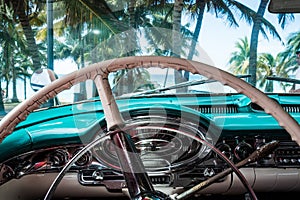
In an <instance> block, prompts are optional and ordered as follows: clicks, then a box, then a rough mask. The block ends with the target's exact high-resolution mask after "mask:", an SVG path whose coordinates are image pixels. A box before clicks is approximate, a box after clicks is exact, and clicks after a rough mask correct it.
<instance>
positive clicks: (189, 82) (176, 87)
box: [134, 74, 251, 96]
mask: <svg viewBox="0 0 300 200" xmlns="http://www.w3.org/2000/svg"><path fill="white" fill-rule="evenodd" d="M236 77H237V78H249V77H251V75H249V74H247V75H236ZM213 82H217V81H216V80H213V79H206V80H198V81H196V80H193V81H187V82H182V83H178V84H175V85H172V86H168V87H164V88H157V89H153V90H147V91H144V92H140V93H137V94H135V95H134V96H139V95H144V94H153V93H160V92H163V91H167V90H173V89H178V88H182V87H189V86H194V85H201V84H205V83H213Z"/></svg>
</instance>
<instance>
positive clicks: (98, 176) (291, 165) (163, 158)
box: [0, 94, 300, 199]
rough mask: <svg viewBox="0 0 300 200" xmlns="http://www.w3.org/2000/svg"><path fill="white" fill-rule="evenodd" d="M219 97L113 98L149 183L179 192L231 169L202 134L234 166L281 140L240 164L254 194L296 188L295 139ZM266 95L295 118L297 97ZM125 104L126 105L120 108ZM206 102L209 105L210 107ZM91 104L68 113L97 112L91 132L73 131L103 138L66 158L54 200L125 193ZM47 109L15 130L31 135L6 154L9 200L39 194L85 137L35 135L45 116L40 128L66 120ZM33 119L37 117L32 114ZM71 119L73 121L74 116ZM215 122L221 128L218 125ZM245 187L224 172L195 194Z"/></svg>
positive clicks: (239, 101) (1, 175) (259, 113)
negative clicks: (28, 140) (257, 157)
mask: <svg viewBox="0 0 300 200" xmlns="http://www.w3.org/2000/svg"><path fill="white" fill-rule="evenodd" d="M271 96H272V95H271ZM167 97H168V98H167ZM191 98H192V99H191ZM195 98H196V99H197V100H198V102H197V105H195V103H193V102H195ZM220 98H221V96H220V95H215V96H211V95H210V97H208V96H206V95H201V98H200V97H199V96H197V97H195V95H192V96H187V95H182V96H178V95H176V97H175V96H172V95H168V96H166V95H162V96H159V95H157V96H155V95H154V97H153V95H152V97H149V98H148V99H147V101H148V102H149V101H151V102H152V103H153V104H151V106H150V107H151V109H149V105H148V104H143V103H142V102H143V100H142V98H140V97H134V98H131V99H122V98H120V99H118V100H117V102H118V104H119V106H120V107H121V108H122V107H123V116H124V119H125V120H126V123H128V124H130V125H131V126H133V128H132V129H129V130H128V132H126V133H128V134H130V135H131V136H132V138H133V140H134V142H135V145H136V148H137V150H138V152H139V155H140V157H141V159H142V161H143V163H144V166H145V170H146V171H147V173H148V175H149V177H150V180H151V182H152V183H153V185H154V187H155V188H158V190H160V191H164V192H165V191H167V192H168V193H171V194H172V193H180V192H181V191H182V190H183V189H185V188H191V187H193V186H195V185H196V184H198V183H200V182H203V181H206V180H207V179H209V178H211V177H213V176H215V175H217V174H218V173H220V172H222V171H224V170H226V169H227V168H229V166H228V165H227V163H226V162H225V161H224V160H223V158H222V157H220V156H219V155H217V154H216V153H215V152H214V151H212V150H211V149H210V148H209V147H208V146H206V145H205V143H202V144H201V143H200V142H199V141H198V140H197V139H196V138H200V139H203V140H205V141H207V142H210V143H212V144H214V146H215V147H216V148H217V149H218V150H219V151H220V152H222V153H223V154H224V155H226V157H227V158H229V159H230V160H231V161H232V162H234V163H238V162H240V161H242V160H244V159H246V158H247V157H248V156H249V155H250V154H251V153H253V152H254V151H255V150H257V149H260V148H261V147H262V146H263V145H265V144H267V143H270V142H274V141H277V142H278V143H279V145H278V147H276V149H275V150H273V151H271V152H269V153H268V154H267V155H266V156H264V157H263V158H262V159H260V160H258V161H256V162H253V163H248V164H247V165H245V166H243V167H242V168H241V171H242V173H243V174H244V176H245V177H246V178H247V180H248V182H249V184H250V185H251V186H252V187H253V189H254V190H255V191H256V192H299V191H300V147H299V146H298V145H297V144H296V142H294V141H292V140H291V138H290V135H289V134H288V133H287V132H286V131H285V130H283V129H282V128H280V126H279V125H275V123H276V121H275V120H274V119H273V118H272V117H271V116H269V115H268V114H266V113H264V112H263V110H262V109H261V108H260V107H259V106H257V105H256V104H254V103H251V102H250V101H249V99H247V98H246V97H245V96H243V95H240V94H234V95H226V96H225V99H226V101H223V100H222V101H220ZM222 98H224V96H222ZM272 98H274V99H275V100H277V101H278V102H280V103H281V104H282V106H283V108H284V109H285V110H286V111H287V112H289V113H291V114H292V115H293V116H294V117H295V119H299V117H300V112H299V111H300V109H299V108H300V107H299V106H298V105H296V104H295V103H294V102H295V98H297V97H296V96H293V95H288V96H278V95H274V96H273V97H272ZM128 101H129V102H130V107H126V106H124V105H125V103H128ZM176 101H178V102H179V101H180V102H181V104H182V105H181V106H180V107H178V106H175V105H174V102H176ZM207 102H210V105H208V103H207ZM211 102H219V103H216V104H212V103H211ZM220 102H223V103H220ZM97 103H98V102H97V101H88V102H81V103H79V105H80V106H82V107H84V108H85V109H84V110H82V113H77V114H76V115H75V116H77V118H76V117H74V116H73V117H74V118H76V119H77V120H79V119H81V118H80V117H78V116H79V115H80V114H82V115H86V116H85V117H84V120H85V123H86V124H92V119H94V118H92V117H88V115H89V114H91V115H93V116H94V115H95V113H97V114H96V115H97V120H98V121H97V123H95V125H94V128H92V130H93V131H91V129H89V130H88V131H87V130H86V129H85V128H82V127H81V129H80V128H78V133H74V134H75V135H76V134H77V135H81V136H82V135H85V134H83V133H79V132H80V131H83V130H84V131H86V132H87V133H88V132H89V133H90V134H91V132H93V137H92V138H91V139H89V140H91V141H92V140H94V139H95V138H97V137H98V138H99V137H102V138H106V139H103V140H101V141H100V142H99V143H98V144H96V145H95V146H93V147H91V148H89V149H87V150H86V152H85V153H84V154H83V155H82V156H80V157H79V158H78V159H76V161H75V162H74V163H72V165H71V167H70V169H69V170H68V172H67V173H66V175H65V176H64V178H63V180H62V182H61V184H59V186H58V188H57V191H56V193H55V194H56V195H55V196H56V197H59V198H72V197H78V196H81V197H85V198H88V197H96V196H97V197H101V196H102V197H108V196H111V195H112V196H115V197H125V196H127V192H126V191H127V190H126V182H125V180H124V177H123V174H122V172H121V169H120V166H119V164H118V158H117V155H116V153H115V151H116V150H115V147H114V145H113V144H112V142H111V140H110V139H109V137H106V136H107V135H106V134H107V133H108V131H107V130H106V126H105V120H104V121H103V118H101V116H102V115H103V113H102V111H101V107H99V108H96V110H97V111H96V112H95V111H93V112H91V110H89V109H91V108H95V104H97ZM97 105H98V104H97ZM52 109H54V110H55V109H57V110H59V109H64V110H70V107H68V106H61V107H57V108H52ZM49 110H51V109H49ZM39 112H45V110H40V111H36V112H34V113H32V114H33V115H38V114H39ZM51 112H52V113H53V116H51V117H49V116H48V117H49V120H46V119H39V121H38V122H37V121H27V122H26V121H25V122H23V123H22V124H21V125H20V126H18V127H17V129H18V131H21V132H22V131H25V132H26V133H27V134H29V136H30V138H31V140H32V141H31V142H32V144H31V145H30V146H31V147H28V148H27V150H26V151H25V150H24V152H22V153H19V154H18V155H11V156H9V158H7V156H6V159H3V162H2V163H1V165H0V184H1V187H0V192H1V193H2V192H3V194H4V193H5V194H9V195H12V196H13V197H10V196H8V197H7V198H10V199H14V198H15V197H16V196H18V195H19V196H20V195H21V194H22V198H24V199H38V198H40V197H41V196H43V195H45V193H46V192H47V190H48V188H49V187H50V185H51V181H53V180H54V179H55V177H56V176H57V174H58V173H59V172H60V171H61V170H62V169H63V168H64V167H65V166H66V164H68V163H69V162H70V161H71V159H72V158H73V157H75V156H76V155H77V153H78V152H80V151H81V150H82V149H84V148H85V146H86V144H87V141H89V140H88V139H82V137H78V138H77V139H78V140H77V142H75V141H76V140H74V139H71V140H68V137H70V138H73V137H74V136H72V135H71V136H70V135H68V133H67V132H65V131H66V130H70V127H69V128H62V127H60V126H57V127H56V128H53V127H52V129H51V130H52V133H56V136H55V134H54V136H53V138H56V137H57V138H58V139H59V138H60V139H61V136H62V135H64V139H63V140H58V139H57V140H54V141H55V142H54V141H52V142H48V143H47V139H45V138H41V137H39V135H41V134H43V129H39V130H40V132H39V131H36V132H35V133H34V132H32V131H31V130H35V129H36V128H37V127H35V126H41V125H39V124H40V122H41V121H43V125H42V126H41V127H47V126H53V124H55V123H54V122H56V121H62V120H63V118H64V117H70V116H68V115H67V114H66V115H65V116H64V117H62V116H60V117H58V116H56V115H57V112H53V111H51ZM150 112H151V114H149V113H150ZM43 116H44V115H43ZM99 116H100V117H99ZM32 119H35V120H36V117H33V118H32ZM99 119H100V120H99ZM86 120H87V121H88V122H87V121H86ZM89 120H90V121H89ZM75 121H76V120H75ZM76 123H77V126H78V121H77V122H76ZM76 123H75V124H76ZM75 124H73V125H74V126H75ZM73 125H69V126H73ZM220 125H222V126H223V128H222V129H220ZM246 125H247V126H246ZM270 127H272V128H270ZM73 128H74V127H73ZM44 130H46V129H44ZM87 133H86V134H87ZM34 138H38V140H36V141H39V142H41V141H42V140H44V141H43V142H42V144H44V146H37V145H36V144H34V141H35V140H34ZM53 138H52V140H53ZM58 141H60V142H58ZM28 149H29V150H28ZM2 157H5V155H2ZM33 180H34V185H35V186H34V187H37V188H40V189H38V190H36V191H35V192H32V191H31V190H30V192H29V190H28V188H29V187H30V185H32V183H31V181H33ZM12 188H18V191H17V192H12V191H10V190H12ZM14 190H15V189H14ZM66 191H68V192H66ZM245 191H246V189H245V188H244V186H243V185H242V184H241V182H240V180H239V179H238V177H237V176H236V175H235V174H234V173H230V174H229V175H227V176H225V177H223V178H220V179H219V180H218V181H217V182H216V183H214V184H212V185H210V186H208V187H207V188H205V189H203V190H201V191H198V193H197V195H200V196H201V195H205V196H206V195H213V194H224V195H240V194H243V193H245ZM25 194H26V195H25Z"/></svg>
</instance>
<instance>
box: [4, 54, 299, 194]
mask: <svg viewBox="0 0 300 200" xmlns="http://www.w3.org/2000/svg"><path fill="white" fill-rule="evenodd" d="M136 67H161V68H166V67H170V68H173V69H175V70H186V71H190V72H191V73H193V74H201V75H203V76H205V77H207V78H209V79H213V80H217V81H219V82H221V83H222V84H224V85H228V86H230V87H232V88H233V89H235V90H236V91H238V92H240V93H243V94H245V95H246V96H248V97H249V98H250V99H251V101H252V102H254V103H257V104H258V105H260V106H261V107H262V108H263V109H264V110H265V112H266V113H268V114H271V115H272V116H273V117H274V118H275V119H276V120H277V121H278V123H279V125H280V126H282V127H283V128H284V129H285V130H286V131H287V132H288V133H289V134H290V136H291V138H292V139H293V140H294V141H296V142H297V143H298V144H299V145H300V136H299V135H298V133H300V126H299V125H298V123H297V122H296V121H295V120H294V119H293V118H292V117H291V116H290V115H289V114H288V113H287V112H286V111H284V110H283V109H282V107H281V106H280V105H279V104H278V103H277V102H276V101H274V100H272V99H270V98H269V97H268V96H266V95H265V94H264V93H263V92H261V91H259V90H258V89H256V88H255V87H253V86H251V85H249V84H248V83H246V82H245V81H243V80H241V79H239V78H236V77H235V76H233V75H231V74H229V73H227V72H225V71H223V70H221V69H218V68H215V67H212V66H210V65H207V64H204V63H200V62H196V61H189V60H185V59H180V58H173V57H160V56H135V57H125V58H117V59H112V60H106V61H103V62H99V63H96V64H92V65H90V66H87V67H85V68H83V69H80V70H78V71H76V72H73V73H71V74H69V75H66V76H64V77H62V78H60V79H58V80H55V81H54V82H52V83H51V84H49V85H48V86H46V87H44V88H42V89H41V90H39V91H38V92H37V93H35V94H34V95H33V96H32V97H31V98H29V99H27V100H25V101H23V102H22V103H20V104H19V105H18V106H17V107H16V108H15V109H14V110H13V111H11V112H9V113H8V114H7V115H6V116H5V117H4V118H3V119H2V120H1V125H0V142H2V140H3V139H4V138H5V137H7V136H8V135H9V134H10V133H12V132H13V130H14V128H15V127H16V125H17V124H19V123H20V122H21V121H23V120H25V119H26V117H27V116H28V114H29V113H31V112H32V111H33V110H35V109H37V108H39V107H40V105H42V104H43V103H44V102H46V101H47V100H49V99H51V98H53V97H55V96H56V95H57V94H58V93H60V92H61V91H63V90H66V89H69V88H70V87H72V86H73V85H75V84H77V83H80V82H82V81H85V80H88V79H91V80H93V81H94V82H95V84H96V87H97V90H98V93H99V95H100V99H101V103H102V107H103V110H104V114H105V118H106V122H107V130H108V131H109V133H110V138H111V140H112V141H113V142H114V144H115V145H116V146H117V147H118V149H120V150H118V151H117V154H118V158H119V161H122V160H123V161H124V162H123V161H122V162H121V163H120V165H121V167H122V170H123V172H124V173H123V174H124V177H125V180H126V181H127V182H126V183H127V186H128V189H129V193H130V196H131V198H132V199H138V198H139V197H141V196H140V195H142V196H143V197H149V196H150V197H154V198H158V199H159V198H161V199H164V198H166V196H165V195H164V194H160V193H159V192H156V191H155V190H154V189H153V186H152V184H151V182H150V180H149V177H148V176H147V173H141V175H138V176H136V174H134V173H133V169H131V168H132V166H131V164H130V163H131V162H132V161H134V162H137V165H135V170H137V171H139V170H142V171H143V170H144V166H143V163H142V161H141V159H140V158H139V156H138V154H137V153H136V148H135V146H134V143H133V141H132V140H131V138H130V136H129V135H128V134H126V133H125V132H124V129H128V128H130V126H129V127H128V126H127V127H126V126H125V122H124V119H123V117H122V115H121V113H120V111H119V109H118V106H117V104H116V101H115V99H114V96H113V94H112V91H111V87H110V85H109V82H108V74H109V73H110V72H115V71H117V70H121V69H132V68H136ZM128 151H129V152H133V153H132V154H127V153H126V152H128ZM232 167H233V168H234V166H232ZM137 168H138V169H137ZM148 191H150V194H148V193H147V192H148ZM138 195H139V196H138Z"/></svg>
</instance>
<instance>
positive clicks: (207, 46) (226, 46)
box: [54, 0, 300, 74]
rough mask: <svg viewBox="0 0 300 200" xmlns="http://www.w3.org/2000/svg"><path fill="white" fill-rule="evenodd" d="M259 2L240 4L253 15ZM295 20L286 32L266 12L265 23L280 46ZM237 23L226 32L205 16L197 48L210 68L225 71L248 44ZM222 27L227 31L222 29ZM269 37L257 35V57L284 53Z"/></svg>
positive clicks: (298, 22) (298, 26)
mask: <svg viewBox="0 0 300 200" xmlns="http://www.w3.org/2000/svg"><path fill="white" fill-rule="evenodd" d="M258 2H259V1H253V0H241V3H244V4H246V5H248V6H249V7H251V8H252V9H254V10H255V11H256V10H257V8H258ZM294 16H295V21H294V22H291V23H289V24H288V25H287V26H286V27H285V29H284V30H282V29H281V28H280V26H279V25H278V22H277V17H276V14H271V13H269V12H268V11H266V13H265V15H264V17H265V18H266V19H268V20H269V21H270V22H272V23H273V24H274V26H275V27H276V29H277V31H278V33H279V35H280V36H281V38H282V40H283V42H286V39H287V37H288V34H289V33H292V32H298V31H300V14H294ZM187 20H188V19H187V18H183V19H182V21H183V22H182V23H183V24H185V23H187V22H188V21H187ZM238 23H239V27H236V28H234V27H231V28H229V25H228V24H226V23H225V21H224V20H223V19H222V18H216V17H215V16H214V15H212V14H210V13H206V14H205V15H204V20H203V24H202V28H201V32H200V35H199V40H198V48H201V49H202V50H203V51H205V53H206V54H207V55H208V57H209V59H210V60H211V61H212V63H209V64H213V65H214V66H216V67H218V68H221V69H224V70H227V69H228V67H229V66H228V61H229V58H230V56H231V53H232V52H233V51H235V50H236V49H235V43H236V42H237V41H238V40H239V39H241V38H244V37H248V39H249V40H250V35H251V29H252V27H251V26H250V25H248V24H246V23H245V22H244V21H242V20H240V21H238ZM220 27H221V28H220ZM225 27H227V28H226V29H225ZM191 30H193V26H192V27H191ZM220 30H221V31H220ZM268 37H269V40H267V39H265V38H263V37H262V34H260V37H259V44H258V45H259V46H258V49H259V50H258V53H262V52H264V53H271V54H272V55H273V56H276V55H277V53H278V52H280V51H283V50H284V48H285V47H284V46H283V45H282V42H280V41H279V40H278V39H274V38H273V36H271V35H270V34H268ZM206 59H207V58H206ZM62 66H68V67H62ZM75 70H77V66H76V64H75V63H74V62H73V61H72V60H70V59H68V60H64V61H61V60H56V61H55V63H54V71H55V72H56V73H57V74H66V73H70V72H72V71H75Z"/></svg>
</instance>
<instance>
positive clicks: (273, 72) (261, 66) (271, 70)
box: [257, 53, 289, 92]
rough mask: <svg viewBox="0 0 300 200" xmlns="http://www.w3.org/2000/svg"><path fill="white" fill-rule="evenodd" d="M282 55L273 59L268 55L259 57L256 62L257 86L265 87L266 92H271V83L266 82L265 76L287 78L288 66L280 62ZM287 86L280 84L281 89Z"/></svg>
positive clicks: (272, 87)
mask: <svg viewBox="0 0 300 200" xmlns="http://www.w3.org/2000/svg"><path fill="white" fill-rule="evenodd" d="M282 61H283V59H282V54H281V53H279V54H278V55H277V56H276V57H275V58H274V57H273V56H272V55H271V54H269V53H262V54H260V55H259V59H258V61H257V77H258V79H259V80H260V82H259V86H260V87H261V88H262V87H263V86H264V85H265V91H266V92H273V90H274V86H273V81H267V79H266V77H267V76H278V77H283V78H288V76H289V75H288V74H289V65H288V64H287V62H282ZM288 85H289V84H285V83H281V86H282V87H283V89H285V88H286V87H287V86H288Z"/></svg>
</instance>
